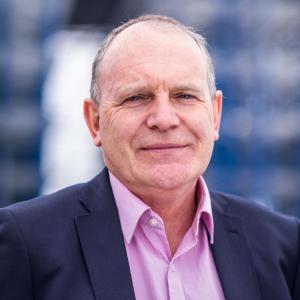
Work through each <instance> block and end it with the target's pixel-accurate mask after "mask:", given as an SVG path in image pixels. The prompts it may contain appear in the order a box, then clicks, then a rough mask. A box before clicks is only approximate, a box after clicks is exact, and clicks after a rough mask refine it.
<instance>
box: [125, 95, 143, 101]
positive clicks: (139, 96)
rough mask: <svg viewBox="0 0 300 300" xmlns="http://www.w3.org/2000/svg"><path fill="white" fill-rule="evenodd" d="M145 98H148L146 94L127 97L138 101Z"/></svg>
mask: <svg viewBox="0 0 300 300" xmlns="http://www.w3.org/2000/svg"><path fill="white" fill-rule="evenodd" d="M145 99H146V97H145V96H142V95H134V96H130V97H128V98H126V99H125V101H130V102H136V101H140V100H145Z"/></svg>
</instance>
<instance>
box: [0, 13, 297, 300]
mask: <svg viewBox="0 0 300 300" xmlns="http://www.w3.org/2000/svg"><path fill="white" fill-rule="evenodd" d="M91 96H92V97H91V98H92V99H87V100H86V101H85V102H84V115H85V119H86V122H87V125H88V127H89V130H90V132H91V135H92V138H93V141H94V143H95V145H96V146H102V148H103V152H104V161H105V164H106V166H107V169H104V171H102V172H101V173H100V174H99V175H98V176H97V177H96V178H94V179H93V180H92V181H90V182H88V183H86V184H80V185H76V186H72V187H69V188H66V189H64V190H62V191H59V192H57V193H55V194H52V195H48V196H43V197H40V198H37V199H33V200H30V201H27V202H25V203H22V204H17V205H14V206H11V207H8V208H5V209H3V210H2V211H1V213H0V264H1V265H0V295H1V299H5V300H17V299H18V300H19V299H22V300H27V299H42V300H49V299H55V300H56V299H64V300H67V299H72V300H76V299H78V300H79V299H80V300H90V299H207V300H213V299H229V300H241V299H243V300H256V299H264V300H269V299H277V300H287V299H300V277H299V276H300V274H299V245H300V243H299V242H300V240H299V222H298V220H296V219H295V218H291V217H286V216H282V215H280V214H276V213H272V212H269V211H268V210H267V209H265V208H262V207H260V206H257V205H254V204H251V203H248V202H247V201H245V200H242V199H239V198H237V197H234V196H229V195H224V194H221V193H213V192H211V193H209V192H208V189H207V187H206V184H205V181H204V180H203V178H202V174H203V173H204V172H205V170H206V168H207V166H208V163H209V161H210V158H211V154H212V150H213V144H214V141H216V140H217V139H218V137H219V127H220V118H221V108H222V93H221V92H220V91H216V88H215V80H214V71H213V66H212V62H211V59H210V56H209V54H208V52H207V49H206V46H205V40H204V39H203V38H202V37H201V36H200V35H198V34H196V33H194V32H193V31H191V30H190V29H188V28H186V27H185V26H183V25H182V24H180V23H178V22H177V21H175V20H173V19H170V18H166V17H162V16H143V17H140V18H137V19H134V20H131V21H129V22H128V23H126V24H123V25H122V26H121V27H119V28H117V29H115V30H114V31H113V32H112V33H111V35H110V36H109V37H108V39H107V40H106V42H105V43H104V46H103V47H102V48H101V49H100V51H99V52H98V54H97V56H96V59H95V62H94V65H93V77H92V84H91Z"/></svg>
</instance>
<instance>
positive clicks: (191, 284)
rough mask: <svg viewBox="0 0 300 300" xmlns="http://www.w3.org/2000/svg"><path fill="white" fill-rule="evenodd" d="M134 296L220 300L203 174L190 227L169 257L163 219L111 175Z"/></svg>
mask: <svg viewBox="0 0 300 300" xmlns="http://www.w3.org/2000/svg"><path fill="white" fill-rule="evenodd" d="M109 176H110V182H111V186H112V190H113V194H114V197H115V200H116V204H117V207H118V211H119V216H120V221H121V227H122V231H123V235H124V240H125V247H126V251H127V256H128V261H129V266H130V272H131V277H132V281H133V287H134V292H135V297H136V299H137V300H167V299H170V300H191V299H201V300H221V299H222V300H224V299H225V298H224V295H223V291H222V287H221V284H220V280H219V277H218V273H217V271H216V268H215V263H214V260H213V257H212V253H211V249H210V245H209V243H211V244H212V243H213V235H214V223H213V217H212V211H211V201H210V196H209V192H208V189H207V187H206V184H205V182H204V179H203V178H201V177H200V178H199V181H198V185H199V186H198V189H197V190H198V194H197V198H198V208H197V212H196V215H195V218H194V221H193V224H192V226H191V228H190V229H189V230H188V232H187V233H186V234H185V236H184V238H183V240H182V241H181V244H180V245H179V247H178V249H177V251H176V253H175V254H174V256H173V257H172V256H171V252H170V248H169V244H168V240H167V236H166V233H165V230H164V223H163V220H162V219H161V218H160V216H159V215H157V214H156V213H155V212H153V211H152V210H151V208H150V207H149V206H147V205H146V204H145V203H144V202H142V201H141V200H140V199H139V198H137V197H136V196H135V195H134V194H132V193H131V192H130V191H129V190H128V189H127V188H126V187H125V186H124V185H123V184H122V183H121V182H120V181H119V180H118V179H117V178H116V177H115V176H114V175H112V174H111V173H110V174H109Z"/></svg>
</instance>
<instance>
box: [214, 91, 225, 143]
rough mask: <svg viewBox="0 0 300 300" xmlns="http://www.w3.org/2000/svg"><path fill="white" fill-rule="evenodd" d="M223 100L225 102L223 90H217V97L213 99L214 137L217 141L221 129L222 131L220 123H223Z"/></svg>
mask: <svg viewBox="0 0 300 300" xmlns="http://www.w3.org/2000/svg"><path fill="white" fill-rule="evenodd" d="M222 102H223V93H222V91H216V93H215V97H214V99H213V111H214V139H215V141H217V140H218V139H219V131H220V125H221V116H222Z"/></svg>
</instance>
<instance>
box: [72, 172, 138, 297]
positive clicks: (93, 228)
mask: <svg viewBox="0 0 300 300" xmlns="http://www.w3.org/2000/svg"><path fill="white" fill-rule="evenodd" d="M80 201H81V203H82V204H83V206H84V207H85V208H86V209H87V210H88V212H89V213H88V214H87V215H83V216H78V217H77V218H76V219H75V224H76V227H77V232H78V235H79V240H80V243H81V247H82V251H83V255H84V258H85V262H86V265H87V269H88V272H89V275H90V280H91V283H92V286H93V290H94V293H95V297H96V299H97V300H100V299H105V300H109V299H111V300H114V299H124V300H129V299H135V296H134V290H133V285H132V280H131V275H130V269H129V264H128V259H127V254H126V248H125V245H124V239H123V234H122V230H121V225H120V221H119V216H118V211H117V208H116V205H115V201H114V198H113V194H112V191H111V187H110V183H109V178H108V172H107V170H104V171H103V172H102V173H101V174H100V175H98V176H97V177H96V178H95V179H94V180H92V181H91V182H90V183H88V184H87V185H84V186H83V188H82V189H81V193H80Z"/></svg>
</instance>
